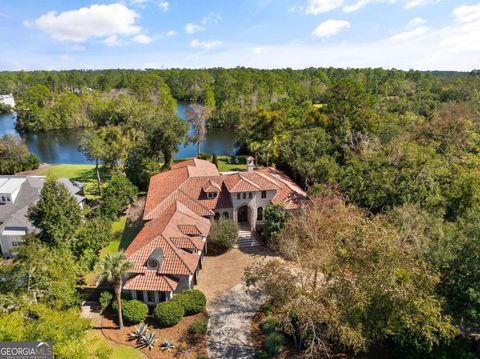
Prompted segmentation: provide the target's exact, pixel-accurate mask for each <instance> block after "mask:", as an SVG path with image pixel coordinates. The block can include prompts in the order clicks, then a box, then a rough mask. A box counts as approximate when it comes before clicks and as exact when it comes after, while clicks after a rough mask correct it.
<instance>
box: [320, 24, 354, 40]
mask: <svg viewBox="0 0 480 359" xmlns="http://www.w3.org/2000/svg"><path fill="white" fill-rule="evenodd" d="M349 27H350V23H349V22H348V21H345V20H327V21H324V22H322V23H321V24H319V25H318V26H317V27H316V28H315V29H314V30H313V32H312V34H313V35H314V36H316V37H324V38H325V37H331V36H333V35H336V34H338V33H339V32H340V31H342V30H343V29H348V28H349Z"/></svg>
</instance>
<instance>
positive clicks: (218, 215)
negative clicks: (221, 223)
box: [213, 212, 220, 221]
mask: <svg viewBox="0 0 480 359" xmlns="http://www.w3.org/2000/svg"><path fill="white" fill-rule="evenodd" d="M213 218H214V219H215V220H217V221H218V220H219V219H220V213H217V212H215V217H213Z"/></svg>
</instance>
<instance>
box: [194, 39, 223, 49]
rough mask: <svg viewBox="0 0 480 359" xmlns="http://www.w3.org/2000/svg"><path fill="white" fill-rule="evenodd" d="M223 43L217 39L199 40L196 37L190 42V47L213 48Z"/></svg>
mask: <svg viewBox="0 0 480 359" xmlns="http://www.w3.org/2000/svg"><path fill="white" fill-rule="evenodd" d="M221 44H222V42H221V41H217V40H208V41H199V40H196V39H195V40H192V42H191V43H190V47H191V48H195V49H203V50H211V49H213V48H215V47H219V46H220V45H221Z"/></svg>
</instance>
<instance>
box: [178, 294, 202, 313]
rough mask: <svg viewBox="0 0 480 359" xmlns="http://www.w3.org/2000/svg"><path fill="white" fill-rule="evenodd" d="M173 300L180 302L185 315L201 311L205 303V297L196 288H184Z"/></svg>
mask: <svg viewBox="0 0 480 359" xmlns="http://www.w3.org/2000/svg"><path fill="white" fill-rule="evenodd" d="M173 301H175V302H177V303H178V304H180V305H181V306H182V307H183V309H184V310H185V315H192V314H197V313H200V312H203V311H204V310H205V306H206V304H207V298H205V294H203V293H202V292H201V291H199V290H198V289H190V290H186V291H184V292H183V293H181V294H179V295H177V296H175V297H174V298H173Z"/></svg>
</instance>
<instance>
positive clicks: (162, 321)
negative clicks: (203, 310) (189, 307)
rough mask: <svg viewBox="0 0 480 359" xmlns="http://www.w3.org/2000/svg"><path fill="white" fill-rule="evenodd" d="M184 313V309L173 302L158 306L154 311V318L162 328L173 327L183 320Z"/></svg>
mask: <svg viewBox="0 0 480 359" xmlns="http://www.w3.org/2000/svg"><path fill="white" fill-rule="evenodd" d="M184 313H185V310H184V309H183V307H182V306H181V305H180V304H179V303H177V302H175V301H172V300H171V301H168V302H163V303H159V304H157V306H156V307H155V310H154V311H153V317H154V318H155V320H156V321H157V323H158V324H159V325H160V326H162V327H172V326H174V325H176V324H178V323H179V322H180V321H181V320H182V318H183V314H184Z"/></svg>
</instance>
